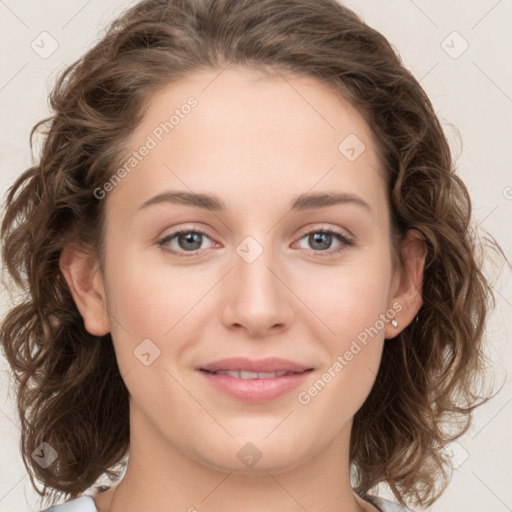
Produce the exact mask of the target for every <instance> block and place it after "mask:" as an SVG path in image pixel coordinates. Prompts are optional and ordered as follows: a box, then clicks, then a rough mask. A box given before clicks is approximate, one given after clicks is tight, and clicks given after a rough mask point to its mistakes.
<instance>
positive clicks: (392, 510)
mask: <svg viewBox="0 0 512 512" xmlns="http://www.w3.org/2000/svg"><path fill="white" fill-rule="evenodd" d="M366 500H367V501H369V502H370V503H371V504H372V505H375V506H376V507H377V508H378V509H380V511H381V512H412V511H411V510H410V509H408V508H405V507H403V506H402V505H400V504H399V503H395V502H393V501H389V500H385V499H384V498H379V497H376V496H366ZM42 512H98V509H97V508H96V505H95V503H94V500H93V499H92V498H91V497H90V496H82V497H81V498H76V499H74V500H71V501H68V502H66V503H63V504H62V505H57V506H55V507H51V508H48V509H46V510H43V511H42Z"/></svg>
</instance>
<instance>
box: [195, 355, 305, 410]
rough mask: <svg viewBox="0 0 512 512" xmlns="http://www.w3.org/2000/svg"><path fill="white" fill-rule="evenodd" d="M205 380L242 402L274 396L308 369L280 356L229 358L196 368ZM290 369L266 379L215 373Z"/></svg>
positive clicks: (296, 382)
mask: <svg viewBox="0 0 512 512" xmlns="http://www.w3.org/2000/svg"><path fill="white" fill-rule="evenodd" d="M198 370H200V373H201V374H202V375H203V376H204V377H205V379H207V381H208V382H209V383H210V384H211V385H212V386H213V387H214V388H216V389H217V390H219V391H221V392H222V393H224V394H226V395H228V396H231V397H233V398H237V399H239V400H243V401H246V402H252V403H258V402H265V401H268V400H272V399H274V398H278V397H280V396H282V395H284V394H286V393H288V392H289V391H291V390H292V389H294V388H296V387H297V386H299V385H300V384H301V383H302V382H303V381H304V380H305V379H306V378H307V376H308V375H309V373H310V370H312V368H308V367H306V366H302V365H299V364H297V363H294V362H293V361H288V360H286V359H280V358H267V359H261V360H251V359H245V358H230V359H222V360H220V361H215V362H214V363H210V364H207V365H205V366H203V367H201V368H198ZM227 370H237V371H242V370H244V371H250V372H278V371H286V372H293V373H290V375H283V376H281V377H273V378H270V379H239V378H236V377H231V376H230V375H217V374H214V373H211V372H215V371H227Z"/></svg>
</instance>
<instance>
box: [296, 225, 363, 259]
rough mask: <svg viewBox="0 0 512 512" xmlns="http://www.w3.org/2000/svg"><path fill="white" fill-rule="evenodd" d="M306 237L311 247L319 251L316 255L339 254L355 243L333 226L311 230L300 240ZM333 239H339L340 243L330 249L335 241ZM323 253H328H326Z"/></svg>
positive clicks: (316, 251)
mask: <svg viewBox="0 0 512 512" xmlns="http://www.w3.org/2000/svg"><path fill="white" fill-rule="evenodd" d="M304 239H306V241H307V243H309V244H310V247H311V248H312V249H313V251H314V252H315V253H318V254H315V256H322V257H323V256H332V255H333V254H338V253H340V252H342V251H345V250H346V249H347V248H348V247H350V246H352V245H354V243H353V241H351V240H349V239H348V238H347V237H346V236H345V235H344V234H343V233H340V232H338V231H336V230H334V229H331V228H326V229H318V230H315V231H310V232H309V233H307V234H306V235H305V236H303V237H302V238H301V239H300V241H302V240H304ZM333 239H334V240H337V241H338V242H339V245H338V246H337V248H335V249H334V250H329V249H330V248H331V245H332V243H333ZM300 241H299V242H300ZM321 253H326V254H325V255H324V254H321Z"/></svg>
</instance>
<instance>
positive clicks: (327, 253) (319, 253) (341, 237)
mask: <svg viewBox="0 0 512 512" xmlns="http://www.w3.org/2000/svg"><path fill="white" fill-rule="evenodd" d="M184 233H197V234H200V235H204V236H206V237H208V238H210V239H211V238H212V237H210V235H208V233H205V232H204V231H202V230H200V229H190V228H189V229H179V230H177V231H174V232H172V233H171V234H169V235H166V236H165V237H164V238H162V239H160V240H159V241H158V242H157V244H158V246H159V247H161V248H162V250H164V251H166V252H170V253H171V254H174V255H177V256H178V257H180V258H188V257H190V256H196V255H197V254H198V252H199V251H201V249H197V251H195V252H189V251H185V252H183V251H174V250H170V249H168V248H166V247H165V246H166V244H167V243H168V242H170V241H171V240H172V239H174V238H175V237H177V236H179V235H181V234H184ZM318 233H322V234H328V235H333V236H334V237H336V238H337V239H338V241H340V242H342V245H341V246H339V247H338V248H337V249H335V250H330V249H328V250H326V251H315V250H312V251H313V253H314V255H315V257H320V258H325V257H328V256H334V255H337V254H339V253H341V252H343V251H346V250H347V248H348V247H351V246H353V245H354V242H353V241H352V240H350V239H348V238H347V237H346V236H345V235H344V234H342V233H340V232H339V231H336V230H335V229H332V228H322V229H315V230H312V231H308V232H307V233H305V234H304V235H303V236H302V237H301V238H299V241H300V240H302V239H303V238H305V237H307V236H308V235H311V234H318Z"/></svg>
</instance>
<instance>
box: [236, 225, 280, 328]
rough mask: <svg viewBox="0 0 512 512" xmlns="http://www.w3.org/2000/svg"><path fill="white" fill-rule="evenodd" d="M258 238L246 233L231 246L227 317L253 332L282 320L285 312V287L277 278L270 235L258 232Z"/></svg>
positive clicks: (275, 259) (277, 272)
mask: <svg viewBox="0 0 512 512" xmlns="http://www.w3.org/2000/svg"><path fill="white" fill-rule="evenodd" d="M258 239H259V240H258ZM258 239H256V237H255V236H247V237H246V238H245V239H243V240H242V242H240V243H239V244H238V246H236V248H235V253H236V254H235V257H234V262H233V266H234V269H233V272H232V273H231V279H232V287H231V289H230V296H229V308H228V310H229V313H228V318H227V321H228V322H229V323H230V324H238V325H241V326H243V327H245V328H246V329H247V330H248V331H250V332H251V334H253V335H254V334H257V333H259V334H264V333H265V332H266V331H267V330H268V329H270V328H272V327H273V326H275V325H276V324H279V325H281V324H284V323H286V322H287V318H288V313H289V311H288V308H287V297H286V287H285V286H284V284H283V283H282V282H281V280H280V279H279V278H278V277H277V275H279V270H278V268H279V264H278V261H277V260H278V258H277V255H276V254H275V251H274V250H273V247H272V245H271V239H272V237H271V235H269V236H263V235H260V236H258ZM260 240H261V241H260ZM276 274H277V275H276Z"/></svg>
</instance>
